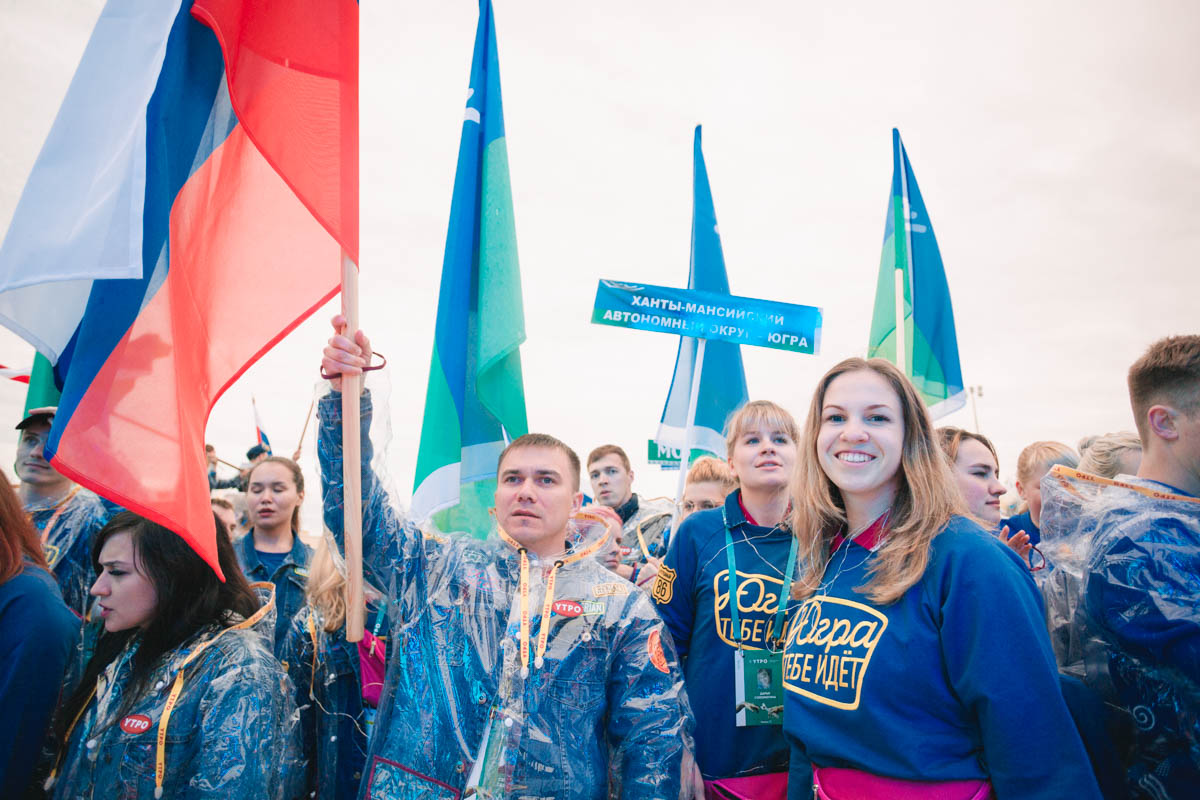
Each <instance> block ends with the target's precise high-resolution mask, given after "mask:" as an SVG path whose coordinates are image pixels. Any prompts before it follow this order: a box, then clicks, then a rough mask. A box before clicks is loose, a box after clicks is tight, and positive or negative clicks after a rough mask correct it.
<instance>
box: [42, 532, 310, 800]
mask: <svg viewBox="0 0 1200 800" xmlns="http://www.w3.org/2000/svg"><path fill="white" fill-rule="evenodd" d="M213 524H214V525H216V526H217V557H218V562H219V564H220V566H221V571H222V572H223V573H224V574H225V580H224V581H221V580H220V579H219V578H218V577H217V575H216V573H214V572H213V570H212V569H211V568H210V567H209V566H208V565H207V564H206V563H205V562H204V561H203V560H202V559H201V558H200V556H198V555H197V554H196V553H195V552H194V551H193V550H192V549H191V547H190V546H188V544H187V543H186V542H184V541H183V539H181V538H180V537H179V536H177V535H175V534H174V533H172V532H171V531H169V530H167V529H166V528H164V527H162V526H161V525H157V524H155V523H153V522H150V521H149V520H146V519H143V518H142V517H139V516H137V515H136V514H133V513H131V512H128V511H126V512H122V513H120V514H117V515H116V516H114V517H113V518H112V519H111V520H110V521H109V522H108V524H107V525H105V526H104V527H103V528H102V529H101V530H100V531H99V533H97V535H96V540H95V542H93V543H92V563H93V566H94V567H95V569H96V574H97V575H98V577H97V578H96V582H95V584H93V585H92V590H91V593H92V594H93V595H94V596H95V597H96V600H97V603H96V609H97V610H98V612H99V615H100V617H101V619H103V621H104V633H103V634H101V636H100V639H99V641H98V642H97V644H96V649H95V653H94V655H93V656H92V658H91V660H90V661H89V662H88V664H87V666H86V667H85V669H84V670H83V677H82V679H81V680H80V681H79V684H78V686H76V687H74V690H73V692H72V693H71V695H70V697H69V698H68V700H67V701H66V703H65V704H64V705H63V706H62V708H60V709H59V714H58V717H57V718H56V720H55V725H54V731H53V733H54V737H53V739H54V745H55V747H56V750H57V756H56V759H55V764H54V769H53V770H52V771H51V774H50V778H49V780H48V781H47V782H46V786H47V788H48V789H49V790H50V792H51V796H52V797H55V798H81V797H88V798H91V797H143V798H150V797H155V798H161V797H163V796H164V793H169V796H170V797H171V798H186V799H190V798H216V797H221V798H223V799H224V800H228V799H229V798H240V797H255V798H260V797H261V798H272V799H273V800H284V798H292V797H295V796H296V795H297V794H298V791H297V790H295V789H294V788H293V787H295V786H297V784H298V781H299V780H301V779H302V778H303V769H302V765H301V764H299V763H297V762H298V752H299V750H298V740H297V731H296V724H297V719H298V716H297V712H296V707H295V703H294V701H293V700H292V692H291V687H290V684H289V682H288V680H287V676H286V675H285V674H284V673H283V670H282V669H281V667H280V665H279V662H277V661H276V660H275V658H274V657H273V656H272V655H271V648H270V636H271V632H270V630H266V631H263V630H260V629H259V624H260V623H262V622H264V621H269V620H270V612H271V611H272V610H273V609H274V602H275V600H274V596H273V594H270V593H269V592H270V587H269V586H264V587H262V588H263V589H265V590H267V591H268V593H269V594H268V598H267V600H266V602H265V604H262V605H260V603H259V599H258V596H257V595H256V594H255V589H256V588H259V587H258V585H255V587H253V588H252V587H251V585H250V584H248V583H247V582H246V579H245V578H244V577H243V576H242V574H241V572H240V571H239V570H238V566H237V560H236V558H235V557H234V554H233V546H232V544H231V543H230V542H229V537H228V535H227V534H226V533H225V530H224V527H223V526H222V525H221V524H220V522H219V521H217V520H216V518H215V517H214V522H213Z"/></svg>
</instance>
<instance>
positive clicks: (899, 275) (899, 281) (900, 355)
mask: <svg viewBox="0 0 1200 800" xmlns="http://www.w3.org/2000/svg"><path fill="white" fill-rule="evenodd" d="M904 334H905V330H904V270H903V269H897V270H896V367H897V369H899V370H900V371H901V372H902V373H904V374H905V375H907V374H908V368H907V367H908V365H907V362H908V348H907V347H906V344H907V343H906V342H905V340H904Z"/></svg>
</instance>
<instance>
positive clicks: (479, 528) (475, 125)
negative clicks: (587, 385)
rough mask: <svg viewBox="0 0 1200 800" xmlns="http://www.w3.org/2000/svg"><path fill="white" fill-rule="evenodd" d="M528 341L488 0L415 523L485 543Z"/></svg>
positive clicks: (461, 157) (445, 271)
mask: <svg viewBox="0 0 1200 800" xmlns="http://www.w3.org/2000/svg"><path fill="white" fill-rule="evenodd" d="M524 341H525V315H524V311H523V309H522V305H521V275H520V270H519V268H518V265H517V236H516V227H515V226H514V224H513V206H512V191H511V188H510V185H509V178H508V151H507V149H506V147H505V143H504V111H503V108H502V105H501V101H500V64H499V61H498V59H497V55H496V28H495V25H494V23H493V21H492V4H491V0H483V1H482V2H480V4H479V26H478V28H477V30H476V33H475V53H474V57H473V59H472V61H471V85H470V92H469V95H468V98H467V108H466V112H465V114H464V118H463V127H462V139H461V140H460V143H459V148H458V166H457V168H456V171H455V175H454V196H453V199H452V200H451V203H450V228H449V231H448V232H447V234H446V253H445V256H444V259H443V261H442V284H441V293H440V295H439V297H438V311H437V329H436V331H435V332H434V343H433V361H432V363H431V364H430V367H429V388H428V390H427V392H426V395H425V418H424V420H423V421H422V423H421V445H420V450H419V452H418V453H417V469H416V480H415V483H414V488H413V498H412V514H413V518H414V519H416V520H425V519H427V518H429V517H431V516H432V517H433V519H434V522H435V523H436V524H437V526H438V527H439V528H441V529H442V530H445V531H466V532H468V533H471V534H473V535H475V536H477V537H479V538H484V537H486V536H487V535H488V531H489V530H490V527H491V525H490V522H489V515H488V509H489V508H491V506H492V499H493V495H494V493H495V489H496V460H497V458H498V457H499V455H500V452H501V451H502V450H503V449H504V446H505V444H506V443H507V442H509V441H511V440H512V439H515V438H516V437H518V436H521V435H523V434H525V433H527V432H528V428H529V425H528V422H527V421H526V417H525V389H524V385H523V382H522V379H521V355H520V351H519V349H518V348H519V347H520V345H521V343H522V342H524Z"/></svg>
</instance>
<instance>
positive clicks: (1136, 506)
mask: <svg viewBox="0 0 1200 800" xmlns="http://www.w3.org/2000/svg"><path fill="white" fill-rule="evenodd" d="M1129 396H1130V401H1131V404H1132V406H1133V413H1134V419H1135V421H1136V423H1137V428H1138V433H1139V435H1140V437H1141V440H1142V446H1143V456H1142V462H1141V465H1140V467H1139V468H1138V473H1137V475H1136V476H1128V475H1119V476H1118V477H1117V479H1116V483H1114V484H1112V485H1111V486H1109V485H1104V489H1103V494H1102V502H1095V503H1092V504H1091V505H1090V506H1085V507H1084V509H1083V511H1084V513H1083V514H1081V515H1079V516H1080V517H1082V518H1083V519H1084V521H1083V522H1081V523H1077V524H1079V525H1080V527H1081V529H1082V528H1085V527H1086V528H1088V529H1089V530H1091V531H1094V532H1095V533H1094V534H1093V536H1094V538H1093V541H1094V545H1093V550H1092V554H1091V557H1090V559H1088V562H1087V565H1086V567H1087V571H1086V578H1085V580H1086V584H1085V588H1084V597H1083V599H1082V603H1083V612H1084V613H1083V615H1082V619H1083V622H1084V626H1085V631H1086V634H1085V635H1086V638H1085V639H1084V641H1086V642H1087V643H1088V644H1087V645H1086V649H1087V652H1088V658H1087V662H1088V664H1089V668H1088V680H1089V682H1091V683H1092V684H1093V685H1094V686H1095V688H1097V689H1099V690H1100V691H1101V692H1102V693H1105V694H1106V695H1107V697H1108V699H1109V701H1110V703H1113V704H1116V705H1118V706H1120V707H1121V708H1123V709H1124V710H1125V712H1127V713H1128V715H1129V718H1130V719H1131V720H1132V722H1133V723H1134V725H1133V728H1134V749H1133V757H1132V761H1131V763H1128V764H1126V766H1127V768H1128V772H1127V780H1128V784H1129V788H1130V792H1131V794H1132V796H1135V797H1153V798H1156V800H1167V799H1168V798H1171V799H1173V800H1180V799H1181V798H1185V797H1194V796H1195V792H1196V787H1197V786H1200V699H1198V698H1200V336H1175V337H1170V338H1167V339H1163V340H1161V341H1158V342H1156V343H1155V344H1153V345H1152V346H1151V347H1150V349H1149V350H1147V351H1146V353H1145V355H1143V356H1142V357H1141V358H1140V359H1138V360H1137V361H1136V362H1135V363H1134V365H1133V366H1132V367H1131V368H1130V370H1129ZM1098 480H1102V479H1098ZM1089 538H1091V537H1089ZM1096 666H1098V667H1099V669H1098V670H1097V669H1096Z"/></svg>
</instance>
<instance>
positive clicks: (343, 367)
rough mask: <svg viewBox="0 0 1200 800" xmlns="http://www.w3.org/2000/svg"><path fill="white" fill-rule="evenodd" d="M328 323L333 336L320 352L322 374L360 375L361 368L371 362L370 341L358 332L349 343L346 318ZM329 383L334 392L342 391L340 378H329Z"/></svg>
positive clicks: (336, 317) (339, 316)
mask: <svg viewBox="0 0 1200 800" xmlns="http://www.w3.org/2000/svg"><path fill="white" fill-rule="evenodd" d="M330 322H331V324H332V325H333V330H334V334H333V336H330V337H329V341H328V342H327V343H326V345H325V349H324V350H323V351H322V357H321V370H322V372H324V373H325V374H326V375H339V376H340V375H361V374H362V373H363V367H365V366H367V365H368V364H369V363H370V361H371V352H372V351H371V340H370V339H368V338H367V335H366V334H365V333H363V332H362V331H361V330H360V331H356V332H355V334H354V340H353V341H351V339H350V337H348V336H346V335H345V331H346V318H345V317H344V316H342V315H341V314H338V315H337V316H335V317H334V318H333V319H332V320H331V321H330ZM330 383H332V384H333V390H334V391H335V392H340V391H341V390H342V379H341V378H340V377H336V378H331V379H330Z"/></svg>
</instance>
